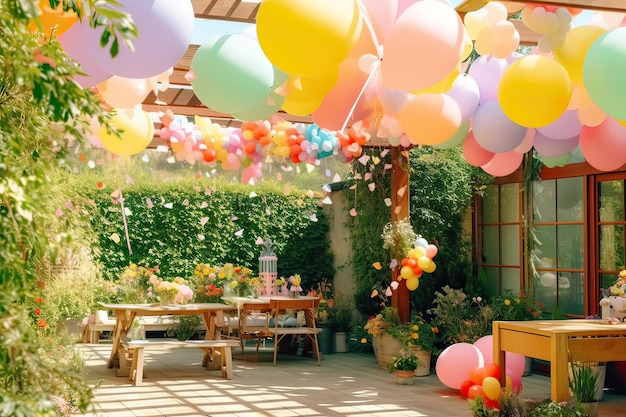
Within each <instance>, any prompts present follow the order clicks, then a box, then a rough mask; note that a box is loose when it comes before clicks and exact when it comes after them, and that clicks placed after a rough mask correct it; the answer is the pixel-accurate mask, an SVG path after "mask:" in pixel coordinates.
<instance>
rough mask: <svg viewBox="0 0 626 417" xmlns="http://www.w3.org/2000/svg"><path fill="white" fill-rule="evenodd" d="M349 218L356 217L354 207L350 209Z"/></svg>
mask: <svg viewBox="0 0 626 417" xmlns="http://www.w3.org/2000/svg"><path fill="white" fill-rule="evenodd" d="M350 216H352V217H356V209H355V208H354V207H353V208H351V209H350Z"/></svg>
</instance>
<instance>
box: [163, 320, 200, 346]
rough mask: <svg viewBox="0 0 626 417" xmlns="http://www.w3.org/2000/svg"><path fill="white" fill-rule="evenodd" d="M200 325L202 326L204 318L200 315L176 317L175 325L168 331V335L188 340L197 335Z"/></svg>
mask: <svg viewBox="0 0 626 417" xmlns="http://www.w3.org/2000/svg"><path fill="white" fill-rule="evenodd" d="M200 324H202V317H201V316H198V315H195V316H174V323H173V324H172V327H170V328H169V329H167V330H166V334H167V336H168V337H175V338H176V339H178V340H183V341H184V340H188V339H190V338H191V336H193V335H194V334H195V333H196V331H197V330H198V326H200Z"/></svg>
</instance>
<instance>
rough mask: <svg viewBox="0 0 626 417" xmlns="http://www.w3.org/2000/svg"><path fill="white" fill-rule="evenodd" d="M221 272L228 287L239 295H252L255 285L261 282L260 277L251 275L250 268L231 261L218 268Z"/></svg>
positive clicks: (254, 292) (254, 291)
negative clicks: (236, 264)
mask: <svg viewBox="0 0 626 417" xmlns="http://www.w3.org/2000/svg"><path fill="white" fill-rule="evenodd" d="M221 274H223V275H224V279H225V280H226V281H228V282H229V285H230V289H232V290H233V291H234V293H235V294H237V295H238V296H240V297H246V296H250V295H252V296H254V295H255V294H256V287H257V286H258V285H260V284H261V279H260V278H259V277H252V276H251V275H252V270H251V269H250V268H248V267H245V266H235V265H233V264H232V263H226V264H224V266H223V267H222V268H221V269H220V275H221Z"/></svg>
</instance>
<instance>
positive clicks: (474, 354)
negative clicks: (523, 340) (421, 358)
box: [435, 335, 526, 408]
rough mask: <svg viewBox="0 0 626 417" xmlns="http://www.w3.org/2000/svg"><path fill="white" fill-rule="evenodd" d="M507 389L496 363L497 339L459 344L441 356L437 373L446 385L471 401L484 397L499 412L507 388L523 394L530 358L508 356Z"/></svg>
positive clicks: (511, 354) (509, 354) (509, 390)
mask: <svg viewBox="0 0 626 417" xmlns="http://www.w3.org/2000/svg"><path fill="white" fill-rule="evenodd" d="M505 356H506V369H505V374H506V386H505V387H503V386H502V385H501V383H500V372H501V368H500V366H499V365H496V364H494V363H493V336H491V335H489V336H483V337H481V338H480V339H478V340H477V341H476V342H474V343H473V344H470V343H455V344H453V345H451V346H448V347H447V348H446V349H444V350H443V352H441V355H440V356H439V359H437V364H436V365H435V367H436V368H435V370H436V373H437V377H438V378H439V380H440V381H441V383H442V384H444V385H445V386H447V387H448V388H451V389H458V390H459V391H460V392H461V394H462V395H463V396H465V397H467V398H470V399H475V398H477V397H482V398H483V401H484V403H485V404H486V405H487V406H488V407H490V408H499V407H500V403H499V399H500V397H501V396H502V390H503V388H504V389H506V390H507V391H508V392H518V393H519V392H520V391H521V390H522V381H521V377H522V374H523V373H524V368H525V365H526V358H525V357H524V356H522V355H519V354H516V353H511V352H506V354H505Z"/></svg>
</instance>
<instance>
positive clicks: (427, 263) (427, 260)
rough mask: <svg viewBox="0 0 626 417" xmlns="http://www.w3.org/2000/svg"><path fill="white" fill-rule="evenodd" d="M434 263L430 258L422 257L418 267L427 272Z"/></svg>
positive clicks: (418, 261)
mask: <svg viewBox="0 0 626 417" xmlns="http://www.w3.org/2000/svg"><path fill="white" fill-rule="evenodd" d="M432 262H433V261H431V260H430V258H429V257H428V256H422V257H421V258H419V259H418V260H417V266H419V267H420V268H422V270H424V271H425V270H426V268H428V267H429V266H430V264H431V263H432Z"/></svg>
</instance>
